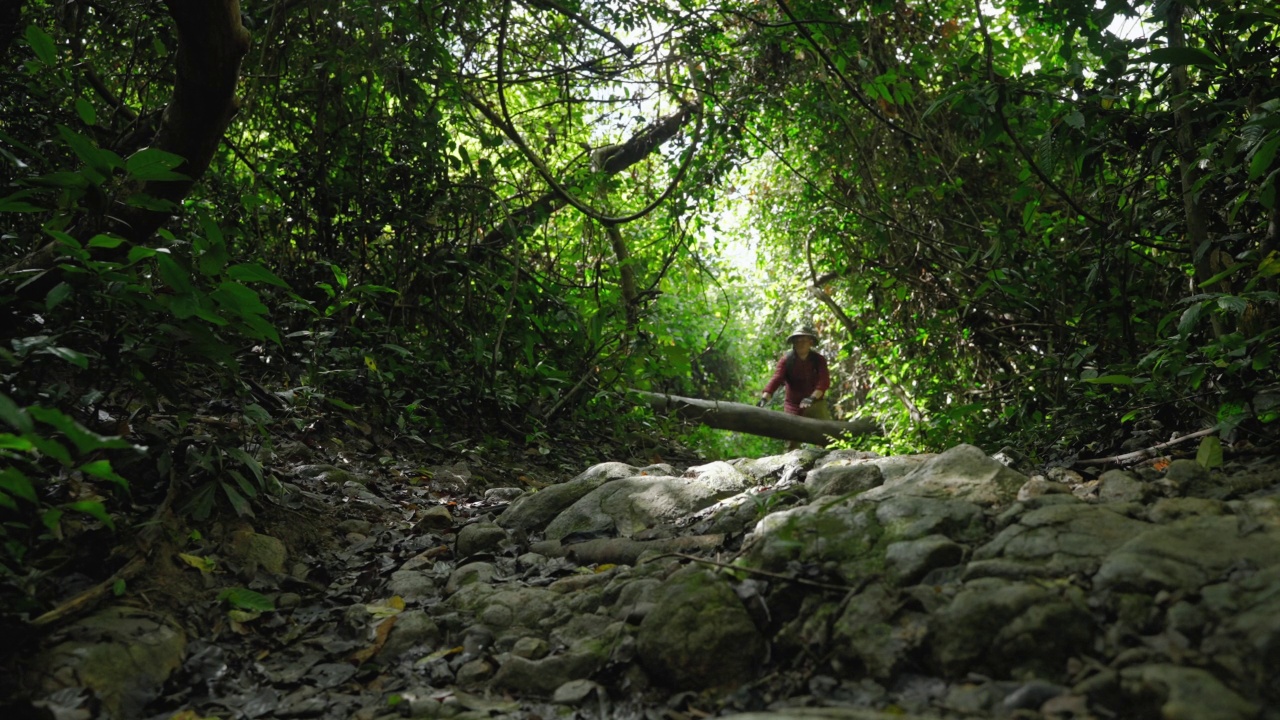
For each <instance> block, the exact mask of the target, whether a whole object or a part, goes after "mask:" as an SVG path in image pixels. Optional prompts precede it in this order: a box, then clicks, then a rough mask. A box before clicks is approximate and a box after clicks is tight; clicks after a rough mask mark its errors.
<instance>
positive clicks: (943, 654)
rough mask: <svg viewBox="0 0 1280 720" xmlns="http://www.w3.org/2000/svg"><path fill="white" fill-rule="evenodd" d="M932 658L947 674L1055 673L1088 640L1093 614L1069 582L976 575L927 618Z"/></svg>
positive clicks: (1089, 644) (1089, 643)
mask: <svg viewBox="0 0 1280 720" xmlns="http://www.w3.org/2000/svg"><path fill="white" fill-rule="evenodd" d="M929 632H930V635H931V637H932V638H933V642H932V650H933V658H934V661H935V662H936V663H937V664H938V666H939V668H940V669H941V670H942V671H943V672H944V673H946V674H948V675H953V676H962V675H964V674H966V673H969V672H980V673H984V674H989V675H995V676H1001V675H1006V674H1010V673H1015V672H1030V673H1034V674H1035V675H1037V676H1040V677H1059V676H1061V675H1062V674H1063V672H1064V670H1065V667H1066V661H1067V659H1068V658H1070V657H1073V656H1075V655H1078V654H1080V653H1081V652H1088V651H1089V650H1090V649H1091V648H1092V646H1093V635H1094V627H1093V618H1092V616H1091V615H1090V613H1089V611H1088V609H1087V608H1086V606H1085V601H1084V597H1083V593H1081V592H1080V591H1079V589H1078V588H1075V587H1069V586H1068V587H1063V588H1060V589H1051V588H1048V587H1045V586H1043V585H1037V584H1032V583H1025V582H1012V581H1007V580H1001V579H997V578H982V579H979V580H974V581H971V582H968V583H965V585H964V587H963V588H962V589H961V590H960V592H959V593H957V594H956V596H955V598H953V599H952V601H951V602H950V603H949V604H948V605H946V606H945V607H943V608H942V609H940V610H939V611H937V612H936V613H934V614H933V615H932V616H931V617H930V618H929Z"/></svg>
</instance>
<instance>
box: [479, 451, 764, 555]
mask: <svg viewBox="0 0 1280 720" xmlns="http://www.w3.org/2000/svg"><path fill="white" fill-rule="evenodd" d="M749 483H750V479H749V478H748V477H747V476H746V475H743V474H742V473H740V472H738V471H737V470H736V469H734V468H733V466H732V465H729V464H728V463H725V462H714V463H711V464H709V465H702V466H699V467H694V468H689V470H688V471H687V472H686V473H685V475H684V476H683V477H670V476H638V477H630V478H626V479H623V480H615V481H613V482H610V483H607V484H604V485H602V486H600V487H598V488H596V489H595V490H592V491H591V492H589V493H587V494H586V495H585V496H583V497H582V498H581V499H580V500H578V501H577V502H575V503H574V504H573V505H572V506H570V507H569V508H568V509H566V510H565V511H563V512H561V513H560V514H559V515H557V516H556V518H555V519H554V520H552V521H551V523H550V524H548V525H547V529H546V536H547V537H548V538H549V539H553V540H560V539H562V538H564V537H565V536H567V535H569V534H571V533H579V532H585V533H610V532H617V533H618V534H619V535H622V536H624V537H631V536H633V535H635V534H636V533H639V532H641V531H642V530H646V529H648V528H652V527H654V526H656V525H658V524H661V523H664V522H673V521H675V520H678V519H680V518H683V517H686V516H688V515H691V514H693V513H695V512H697V511H698V510H701V509H703V508H706V507H708V506H710V505H711V504H713V503H715V502H716V501H717V500H721V499H724V498H727V497H730V496H732V495H735V494H737V493H740V492H742V491H743V490H745V489H746V488H747V487H748V485H749ZM504 515H505V513H504Z"/></svg>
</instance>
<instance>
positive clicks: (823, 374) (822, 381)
mask: <svg viewBox="0 0 1280 720" xmlns="http://www.w3.org/2000/svg"><path fill="white" fill-rule="evenodd" d="M789 354H790V351H788V352H786V353H783V354H782V357H780V358H778V366H777V367H776V368H774V371H773V377H772V378H770V379H769V384H767V385H765V386H764V391H765V392H766V393H768V394H770V395H772V394H773V393H774V391H776V390H777V389H778V386H779V385H782V384H783V383H786V385H787V394H786V396H785V397H784V398H783V401H782V409H783V410H785V411H786V412H787V413H788V414H791V415H799V414H800V401H801V400H803V399H805V398H807V397H809V396H810V395H812V394H813V393H814V392H816V391H818V390H821V391H823V392H824V393H825V392H826V391H827V388H829V387H831V374H830V373H828V372H827V359H826V358H825V357H823V356H822V355H821V354H819V353H816V352H813V351H812V350H810V351H809V357H807V358H805V359H804V360H801V359H800V358H799V356H797V357H796V359H795V360H793V361H792V363H791V372H787V355H789Z"/></svg>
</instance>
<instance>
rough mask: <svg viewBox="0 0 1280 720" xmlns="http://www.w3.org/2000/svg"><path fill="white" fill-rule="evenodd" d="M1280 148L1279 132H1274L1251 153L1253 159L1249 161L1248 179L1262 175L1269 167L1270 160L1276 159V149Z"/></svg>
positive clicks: (1255, 178)
mask: <svg viewBox="0 0 1280 720" xmlns="http://www.w3.org/2000/svg"><path fill="white" fill-rule="evenodd" d="M1277 150H1280V133H1276V134H1275V136H1274V137H1272V138H1271V139H1270V140H1268V141H1267V144H1266V145H1263V146H1262V147H1261V148H1259V149H1258V152H1256V153H1254V154H1253V159H1252V160H1250V161H1249V179H1250V180H1257V179H1258V178H1260V177H1262V175H1263V173H1265V172H1266V171H1267V170H1268V169H1270V167H1271V161H1273V160H1275V159H1276V151H1277Z"/></svg>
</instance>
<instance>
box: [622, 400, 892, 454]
mask: <svg viewBox="0 0 1280 720" xmlns="http://www.w3.org/2000/svg"><path fill="white" fill-rule="evenodd" d="M634 392H635V393H636V394H637V395H639V396H640V397H641V398H642V399H643V400H644V401H645V402H646V403H648V404H649V407H651V408H653V409H654V411H656V412H659V413H668V414H672V415H675V416H677V417H680V418H684V419H685V420H693V421H695V422H700V423H702V424H703V425H706V426H707V427H713V428H717V429H720V430H735V431H737V432H743V433H747V434H749V435H760V436H762V437H771V438H776V439H778V440H792V441H796V442H807V443H813V444H814V445H826V444H827V443H829V442H831V441H832V440H834V439H837V438H840V437H841V436H844V435H849V436H855V437H856V436H859V435H878V434H879V433H880V426H879V425H878V424H877V423H876V422H875V421H874V420H869V419H865V418H858V419H856V420H853V421H851V422H839V421H835V420H814V419H812V418H807V417H800V416H799V415H788V414H786V413H780V412H776V411H773V410H765V409H764V408H758V407H755V406H754V405H744V404H742V403H735V402H721V401H717V400H699V399H697V398H687V397H680V396H679V395H662V394H659V393H651V392H643V391H640V390H636V391H634Z"/></svg>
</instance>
